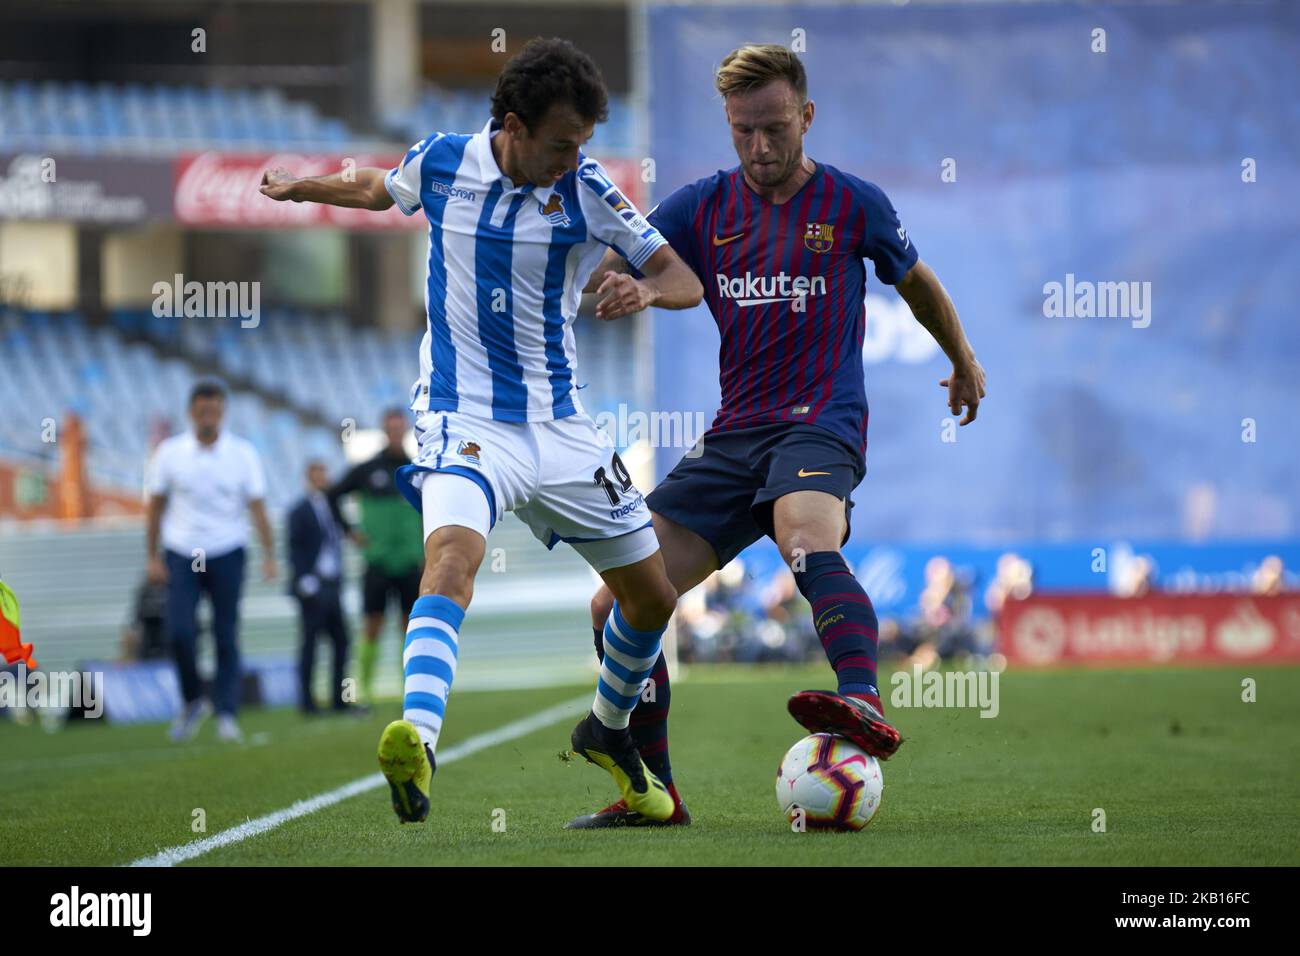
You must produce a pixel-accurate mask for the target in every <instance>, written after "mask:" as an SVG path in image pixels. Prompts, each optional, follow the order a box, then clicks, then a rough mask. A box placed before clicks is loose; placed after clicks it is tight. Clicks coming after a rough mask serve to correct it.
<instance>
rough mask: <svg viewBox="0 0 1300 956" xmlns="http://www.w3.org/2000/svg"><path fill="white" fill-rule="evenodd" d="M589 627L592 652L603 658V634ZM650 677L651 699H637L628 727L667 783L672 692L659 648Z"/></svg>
mask: <svg viewBox="0 0 1300 956" xmlns="http://www.w3.org/2000/svg"><path fill="white" fill-rule="evenodd" d="M592 631H593V633H594V634H595V635H596V656H597V657H598V658H600V659H601V660H604V657H605V644H604V640H603V637H604V635H603V633H602V632H601V631H600V630H599V629H597V628H594V627H593V628H592ZM650 680H651V681H652V683H651V685H650V687H651V688H653V693H652V694H651V698H652V699H650V700H646V695H645V694H644V693H643V694H642V696H641V697H639V698H638V699H637V702H636V708H635V709H633V711H632V716H631V718H630V720H629V722H628V730H630V731H631V733H632V739H633V740H634V741H635V742H636V749H637V751H638V752H639V753H640V754H641V759H642V760H644V761H645V765H646V766H647V767H649V768H650V772H651V773H653V774H654V775H655V776H656V777H658V778H659V779H660V780H662V781H663V782H664V785H665V786H668V785H671V784H672V782H673V767H672V763H671V761H669V759H668V705H669V703H670V701H671V699H672V694H671V691H670V688H669V686H668V660H667V659H666V658H665V657H664V655H663V653H662V652H661V653H660V654H659V659H658V660H657V661H655V666H654V668H653V669H652V670H651V671H650Z"/></svg>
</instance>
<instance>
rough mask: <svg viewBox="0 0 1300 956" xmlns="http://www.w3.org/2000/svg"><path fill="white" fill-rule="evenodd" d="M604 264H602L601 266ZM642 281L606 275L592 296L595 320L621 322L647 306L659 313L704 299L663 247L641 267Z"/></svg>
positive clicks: (684, 268) (683, 267)
mask: <svg viewBox="0 0 1300 956" xmlns="http://www.w3.org/2000/svg"><path fill="white" fill-rule="evenodd" d="M603 264H604V263H602V265H603ZM641 272H642V273H643V274H644V276H645V278H643V279H634V278H633V277H632V276H630V275H628V274H627V273H619V272H612V271H607V272H606V273H605V278H604V279H602V280H601V283H600V286H599V288H597V289H596V295H597V296H598V297H599V301H598V302H597V303H596V318H598V319H604V320H606V321H608V320H610V319H618V318H622V317H623V316H625V315H631V314H632V313H634V312H640V311H641V310H642V309H645V308H648V307H649V306H652V305H654V306H658V307H659V308H661V309H689V308H693V307H694V306H697V305H699V304H700V300H701V299H703V298H704V286H702V285H700V280H699V277H698V276H697V275H696V274H695V273H694V272H692V271H691V268H690V266H688V265H687V264H686V263H684V262H682V258H681V256H679V255H678V254H677V253H676V252H674V251H673V249H672V247H671V246H668V245H663V246H660V247H659V248H658V249H656V250H655V251H654V255H652V256H651V257H650V258H649V259H647V260H646V261H645V265H643V266H642V267H641Z"/></svg>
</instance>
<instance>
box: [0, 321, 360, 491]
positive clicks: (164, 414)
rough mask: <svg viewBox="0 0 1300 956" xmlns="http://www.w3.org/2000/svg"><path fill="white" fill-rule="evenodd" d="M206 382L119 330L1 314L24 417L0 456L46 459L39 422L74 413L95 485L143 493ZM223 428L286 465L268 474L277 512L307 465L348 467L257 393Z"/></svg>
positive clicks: (0, 333) (16, 403) (14, 421)
mask: <svg viewBox="0 0 1300 956" xmlns="http://www.w3.org/2000/svg"><path fill="white" fill-rule="evenodd" d="M151 318H152V317H151ZM172 321H173V320H170V319H167V320H164V322H167V323H170V322H172ZM161 325H162V323H160V326H161ZM201 375H202V372H201V370H199V369H196V368H195V367H194V366H193V365H192V364H191V363H190V362H188V361H186V360H185V359H182V358H179V357H175V356H168V355H166V354H165V353H164V352H163V351H162V350H161V349H160V348H159V347H158V346H157V345H156V344H151V343H150V341H149V339H148V338H142V339H140V340H137V341H131V340H129V339H128V338H127V337H126V336H125V335H124V334H123V332H122V331H121V330H120V329H119V328H114V327H111V326H102V325H101V326H92V325H89V324H88V323H87V322H86V321H85V320H84V319H83V318H82V316H81V315H80V314H78V313H76V312H63V313H48V312H35V311H28V312H22V311H17V310H6V311H3V312H0V406H3V407H4V408H6V409H13V410H19V413H18V414H13V413H10V414H6V415H4V416H3V417H0V454H10V455H17V456H19V457H23V458H29V459H30V458H42V457H49V455H50V446H49V445H48V444H46V443H44V442H42V440H41V424H40V423H41V421H42V420H43V419H44V418H47V417H49V418H54V419H55V420H56V421H57V420H59V419H60V418H61V417H62V416H63V415H64V413H66V412H68V411H73V412H76V413H78V414H79V415H80V416H81V417H82V419H83V420H84V421H85V422H86V426H87V429H86V431H87V435H88V436H89V440H90V448H89V461H90V477H91V480H92V482H93V483H95V484H102V485H107V486H111V487H115V488H124V489H139V488H143V485H144V468H145V462H146V461H147V459H148V456H149V452H150V448H149V436H150V435H151V434H154V433H156V432H157V431H158V429H159V426H160V423H161V425H162V426H163V427H164V430H165V431H166V432H174V431H176V430H179V429H180V428H183V427H185V417H184V416H185V402H186V397H187V395H188V393H189V389H190V386H191V385H192V384H193V383H194V381H195V380H196V379H197V378H199V377H201ZM226 422H227V427H229V428H230V429H231V431H233V432H236V433H238V434H241V435H244V436H245V437H247V438H248V439H249V440H250V441H252V442H253V443H254V444H255V445H256V446H257V448H258V450H259V451H260V452H261V453H262V456H263V459H264V460H265V461H267V462H276V463H282V467H275V468H271V467H268V469H267V481H268V504H269V505H270V506H271V507H272V509H275V510H278V509H279V508H282V507H284V506H286V505H287V504H288V503H289V502H290V501H291V500H292V498H293V496H294V495H295V494H296V493H297V492H298V490H299V484H300V481H299V479H300V476H301V474H302V466H303V464H304V463H305V462H306V460H307V459H308V458H311V457H317V458H321V459H322V460H324V461H326V462H327V463H329V464H330V465H331V467H334V466H340V465H341V464H342V460H343V458H342V452H341V450H340V447H339V442H338V437H337V434H338V433H337V430H335V429H329V428H325V427H323V426H322V425H319V424H316V425H312V424H308V423H305V422H304V421H303V420H302V417H301V416H300V415H299V414H298V413H297V412H295V411H292V410H289V409H285V408H277V407H275V404H274V403H273V402H271V401H268V398H267V397H266V396H263V395H260V394H258V393H257V392H256V391H254V390H249V389H234V390H233V391H232V392H231V395H230V400H229V404H228V410H227V419H226Z"/></svg>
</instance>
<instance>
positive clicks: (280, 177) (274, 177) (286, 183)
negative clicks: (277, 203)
mask: <svg viewBox="0 0 1300 956" xmlns="http://www.w3.org/2000/svg"><path fill="white" fill-rule="evenodd" d="M295 182H297V180H296V179H294V177H292V176H290V175H289V171H288V170H287V169H285V168H284V167H283V166H277V167H275V169H268V170H267V171H266V172H264V173H263V174H262V185H261V186H260V187H259V189H258V191H259V192H260V193H261V194H262V195H263V196H270V197H271V198H272V199H279V200H285V199H293V201H294V202H301V200H299V199H295V198H294V197H293V196H292V195H290V190H291V189H292V188H293V184H294V183H295Z"/></svg>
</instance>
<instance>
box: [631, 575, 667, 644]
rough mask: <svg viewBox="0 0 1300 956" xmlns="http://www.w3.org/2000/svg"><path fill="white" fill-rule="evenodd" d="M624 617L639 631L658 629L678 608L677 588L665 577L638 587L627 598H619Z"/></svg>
mask: <svg viewBox="0 0 1300 956" xmlns="http://www.w3.org/2000/svg"><path fill="white" fill-rule="evenodd" d="M618 603H619V608H620V610H621V611H622V613H623V617H624V619H625V620H626V621H627V623H628V624H630V625H632V627H634V628H636V629H637V630H638V631H656V630H659V629H660V628H662V627H664V626H665V625H666V624H667V623H668V619H669V618H670V617H672V616H673V611H674V610H676V609H677V589H676V588H674V587H673V586H672V583H671V582H670V581H669V580H668V579H667V578H664V579H663V580H662V581H659V582H656V583H655V584H653V585H651V586H649V587H646V588H641V589H638V590H637V592H636V593H635V594H629V595H628V596H627V599H626V600H624V599H622V598H620V599H619V602H618Z"/></svg>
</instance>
